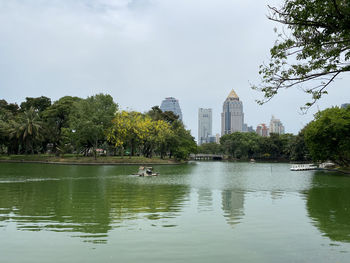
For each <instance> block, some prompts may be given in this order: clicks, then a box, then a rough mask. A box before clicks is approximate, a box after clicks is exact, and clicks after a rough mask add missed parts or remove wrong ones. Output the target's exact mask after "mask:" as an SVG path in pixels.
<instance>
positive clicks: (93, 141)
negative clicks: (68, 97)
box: [69, 94, 118, 159]
mask: <svg viewBox="0 0 350 263" xmlns="http://www.w3.org/2000/svg"><path fill="white" fill-rule="evenodd" d="M117 110H118V105H117V104H116V103H114V101H113V98H112V96H110V95H104V94H97V95H95V96H91V97H88V98H87V99H85V100H79V101H77V102H75V103H74V110H72V112H71V115H70V118H69V123H70V125H69V127H70V137H71V138H72V141H73V142H74V143H75V145H76V147H77V148H83V150H84V153H85V155H87V154H88V152H89V151H90V150H92V152H93V153H94V157H95V159H96V148H97V147H98V145H99V144H100V143H102V142H103V141H104V140H105V138H106V137H105V133H106V131H107V130H108V129H109V128H110V127H111V125H112V119H113V118H114V115H115V113H116V111H117Z"/></svg>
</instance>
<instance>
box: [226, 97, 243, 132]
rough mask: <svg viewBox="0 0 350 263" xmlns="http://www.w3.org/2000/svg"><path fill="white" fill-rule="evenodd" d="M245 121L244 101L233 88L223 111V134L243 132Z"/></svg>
mask: <svg viewBox="0 0 350 263" xmlns="http://www.w3.org/2000/svg"><path fill="white" fill-rule="evenodd" d="M243 123H244V114H243V103H242V101H240V100H239V97H238V96H237V94H236V92H235V91H234V90H232V91H231V92H230V94H229V95H228V97H227V98H226V100H225V102H224V105H223V107H222V113H221V136H222V135H225V134H230V133H233V132H242V131H243Z"/></svg>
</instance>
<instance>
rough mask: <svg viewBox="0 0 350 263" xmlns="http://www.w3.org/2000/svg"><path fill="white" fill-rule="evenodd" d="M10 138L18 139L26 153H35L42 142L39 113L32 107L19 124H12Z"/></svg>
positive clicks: (22, 116)
mask: <svg viewBox="0 0 350 263" xmlns="http://www.w3.org/2000/svg"><path fill="white" fill-rule="evenodd" d="M11 125H12V127H11V128H10V129H9V130H10V138H17V139H18V140H19V143H20V144H21V145H22V148H23V149H24V152H26V153H34V150H35V146H36V145H38V143H39V142H40V141H41V140H42V125H43V124H42V121H41V119H40V116H39V114H38V112H37V111H36V110H35V109H34V108H33V107H31V108H30V109H29V110H26V111H24V113H23V114H22V115H21V116H20V117H19V118H18V121H17V122H14V121H13V122H11Z"/></svg>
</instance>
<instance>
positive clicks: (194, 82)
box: [0, 0, 350, 137]
mask: <svg viewBox="0 0 350 263" xmlns="http://www.w3.org/2000/svg"><path fill="white" fill-rule="evenodd" d="M279 3H281V1H277V0H244V1H242V0H74V1H73V0H1V1H0V98H3V99H6V100H7V101H8V102H17V103H20V102H21V101H23V100H24V99H25V97H38V96H47V97H50V98H51V99H52V100H57V99H59V98H60V97H63V96H66V95H70V96H79V97H83V98H85V97H87V96H91V95H94V94H97V93H101V92H102V93H108V94H110V95H112V96H113V98H114V101H115V102H117V103H118V104H119V106H120V108H121V109H132V110H137V111H141V112H144V111H147V110H149V109H150V108H151V107H152V106H154V105H160V103H161V101H162V99H164V98H165V97H168V96H173V97H175V98H177V99H179V101H180V106H181V109H182V113H183V119H184V123H185V125H186V127H187V128H188V129H191V131H192V134H193V135H194V136H196V137H197V130H198V127H197V125H198V108H200V107H202V108H212V109H213V133H214V134H215V133H220V129H221V128H220V127H221V124H220V122H221V120H220V113H221V111H222V104H223V101H224V100H225V98H226V97H227V95H228V94H229V92H230V91H231V89H234V90H235V91H236V93H237V94H238V96H239V97H240V99H241V100H242V101H243V107H244V113H245V122H246V123H248V125H253V126H254V127H256V125H257V124H259V123H269V121H270V119H271V115H272V114H273V115H275V117H276V118H279V119H281V121H282V123H283V124H284V125H285V128H286V132H292V133H297V132H298V131H299V130H300V128H302V127H303V126H304V125H305V124H307V123H308V122H309V121H310V120H311V119H312V117H313V114H314V113H315V111H317V109H318V108H319V109H321V110H322V109H324V108H327V107H329V106H332V105H340V104H342V103H345V102H350V92H349V87H348V83H349V80H350V78H349V77H348V76H345V75H344V76H342V79H338V80H337V81H336V82H334V83H333V84H332V85H331V87H330V88H329V95H328V96H325V97H324V98H323V99H322V100H321V101H319V103H318V104H317V105H316V106H314V107H313V108H312V109H311V110H310V111H309V112H308V114H307V115H301V114H300V110H299V107H300V106H303V105H304V103H305V102H307V101H308V97H307V95H305V94H304V93H303V92H302V91H301V90H298V89H290V90H286V91H283V92H281V93H280V94H278V95H277V96H276V97H275V98H274V99H273V100H272V101H270V102H269V103H268V104H266V105H264V106H258V105H257V104H256V103H255V100H256V99H259V98H261V94H259V93H257V92H256V91H253V90H251V89H250V83H255V84H257V83H258V82H259V75H258V67H259V65H260V64H261V63H262V62H263V61H268V55H269V48H271V47H272V45H273V43H274V41H275V40H276V35H275V33H274V31H273V28H274V27H276V26H277V25H276V24H275V23H274V22H271V21H269V20H268V19H267V18H266V15H267V14H268V8H267V4H277V5H278V4H279Z"/></svg>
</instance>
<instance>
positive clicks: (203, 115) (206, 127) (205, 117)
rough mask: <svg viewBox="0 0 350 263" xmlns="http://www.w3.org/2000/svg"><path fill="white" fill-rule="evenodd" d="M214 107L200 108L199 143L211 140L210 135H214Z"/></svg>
mask: <svg viewBox="0 0 350 263" xmlns="http://www.w3.org/2000/svg"><path fill="white" fill-rule="evenodd" d="M212 122H213V119H212V109H203V108H200V109H199V110H198V145H201V144H203V143H208V142H209V136H210V135H212V133H213V132H212Z"/></svg>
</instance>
